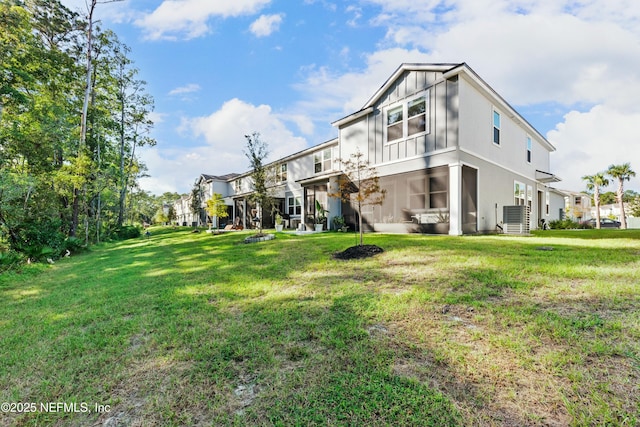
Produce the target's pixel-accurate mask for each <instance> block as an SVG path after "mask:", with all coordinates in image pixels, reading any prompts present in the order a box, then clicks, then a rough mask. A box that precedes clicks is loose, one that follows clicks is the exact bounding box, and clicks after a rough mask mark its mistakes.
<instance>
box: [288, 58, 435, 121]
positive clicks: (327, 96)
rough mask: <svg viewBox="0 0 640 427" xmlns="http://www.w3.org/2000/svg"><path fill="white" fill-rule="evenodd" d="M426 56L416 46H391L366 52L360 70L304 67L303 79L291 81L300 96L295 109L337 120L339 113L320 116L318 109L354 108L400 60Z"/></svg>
mask: <svg viewBox="0 0 640 427" xmlns="http://www.w3.org/2000/svg"><path fill="white" fill-rule="evenodd" d="M428 60H429V55H428V54H425V53H423V52H420V51H418V50H406V49H402V48H393V49H386V50H381V51H378V52H375V53H373V54H370V55H367V56H366V68H365V69H364V70H360V71H352V72H349V73H345V74H339V73H336V72H334V71H332V70H331V69H329V68H327V67H316V66H310V67H307V68H306V69H304V70H302V73H304V74H306V79H305V80H304V81H303V82H302V83H299V84H296V85H294V88H295V89H296V90H297V91H299V92H300V93H301V94H302V96H303V98H304V100H303V101H301V102H300V103H299V104H298V109H300V110H302V111H306V112H307V113H308V114H310V115H312V116H314V117H316V118H318V117H321V119H322V120H326V121H327V122H332V121H335V120H338V119H340V118H341V117H336V116H335V115H334V116H327V117H324V116H322V114H323V113H322V112H325V113H324V114H326V112H327V111H329V112H335V111H338V112H342V114H351V113H353V112H355V111H358V110H359V109H360V108H362V107H363V106H364V104H365V103H366V102H367V101H368V100H369V98H370V97H371V96H372V95H373V94H374V93H375V92H376V91H377V90H378V88H380V86H382V84H383V83H384V82H385V81H386V80H387V79H388V78H389V76H390V75H391V74H392V73H393V72H394V71H395V70H396V69H397V68H398V67H399V66H400V64H402V63H403V62H425V61H428ZM332 114H335V113H332Z"/></svg>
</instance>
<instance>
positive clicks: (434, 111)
mask: <svg viewBox="0 0 640 427" xmlns="http://www.w3.org/2000/svg"><path fill="white" fill-rule="evenodd" d="M457 80H458V79H457V77H454V78H453V79H450V80H443V78H442V73H441V72H434V71H407V72H405V73H404V74H403V75H402V76H401V77H400V78H399V79H398V80H397V81H396V82H395V83H394V84H393V85H392V86H391V87H390V88H389V89H388V90H387V91H386V92H385V93H384V94H383V95H382V96H381V97H380V98H379V99H378V100H377V102H376V104H375V105H374V111H373V112H372V113H371V114H368V115H366V116H364V117H361V118H359V119H355V120H354V121H352V122H351V123H349V124H348V125H345V126H343V127H341V128H340V142H341V147H340V149H341V153H340V156H341V157H342V158H348V157H349V155H350V154H351V153H353V152H355V151H356V149H357V147H360V149H361V151H363V152H365V153H368V160H369V161H370V162H371V164H373V165H379V164H384V163H388V162H395V161H402V160H403V159H411V158H415V157H422V156H425V155H428V154H430V153H437V152H438V151H439V150H444V149H447V148H451V147H455V146H457V144H458V81H457ZM420 93H428V94H429V106H428V112H427V113H428V118H427V120H428V127H429V131H428V132H427V133H425V134H421V135H418V136H417V137H409V138H406V139H402V140H399V141H393V142H391V143H386V142H385V140H384V135H385V131H384V128H385V117H386V114H385V111H386V110H387V109H388V108H389V107H393V106H395V105H401V104H402V103H403V102H406V100H407V99H408V98H413V97H416V96H419V95H420ZM405 120H406V117H405Z"/></svg>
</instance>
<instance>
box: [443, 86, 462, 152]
mask: <svg viewBox="0 0 640 427" xmlns="http://www.w3.org/2000/svg"><path fill="white" fill-rule="evenodd" d="M446 85H447V104H446V106H447V140H448V145H449V146H450V147H453V146H457V145H458V128H459V116H458V114H459V104H458V101H459V96H458V91H459V89H458V88H459V86H458V80H457V78H456V80H455V81H454V80H447V82H446Z"/></svg>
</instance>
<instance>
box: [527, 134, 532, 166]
mask: <svg viewBox="0 0 640 427" xmlns="http://www.w3.org/2000/svg"><path fill="white" fill-rule="evenodd" d="M527 163H531V137H530V136H529V135H527Z"/></svg>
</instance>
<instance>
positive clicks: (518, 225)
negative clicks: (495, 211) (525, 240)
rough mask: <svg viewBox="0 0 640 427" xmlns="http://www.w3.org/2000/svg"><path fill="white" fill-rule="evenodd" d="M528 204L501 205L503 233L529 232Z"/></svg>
mask: <svg viewBox="0 0 640 427" xmlns="http://www.w3.org/2000/svg"><path fill="white" fill-rule="evenodd" d="M529 216H530V212H529V206H524V205H518V206H503V207H502V218H503V222H504V229H503V230H504V233H505V234H529V231H530V227H529V224H530V221H529Z"/></svg>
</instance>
